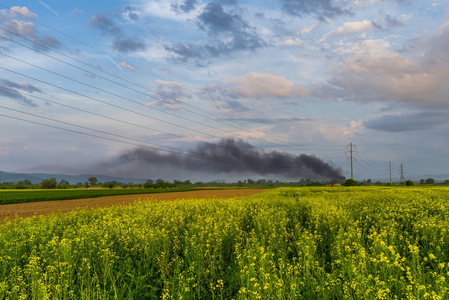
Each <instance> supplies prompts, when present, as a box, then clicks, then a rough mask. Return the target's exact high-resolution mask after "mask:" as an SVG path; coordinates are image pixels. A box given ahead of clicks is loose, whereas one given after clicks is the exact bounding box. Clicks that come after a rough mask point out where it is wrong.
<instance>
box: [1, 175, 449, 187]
mask: <svg viewBox="0 0 449 300" xmlns="http://www.w3.org/2000/svg"><path fill="white" fill-rule="evenodd" d="M339 183H341V184H342V185H346V186H354V185H388V183H382V182H380V181H376V182H374V183H373V182H372V180H371V179H368V180H363V181H355V180H351V179H348V180H346V181H345V182H338V181H335V180H332V181H331V182H330V184H331V185H336V184H339ZM435 183H436V182H435V180H434V179H433V178H427V179H421V180H420V181H419V184H421V185H425V184H435ZM328 184H329V182H327V183H325V182H321V181H313V180H310V179H301V180H299V181H296V182H282V181H279V180H276V181H274V180H267V179H258V180H253V179H246V180H239V181H237V182H232V183H225V182H223V181H212V182H201V181H198V182H195V183H192V182H191V181H190V180H185V181H182V180H174V182H173V183H170V182H166V181H164V180H162V179H157V180H155V181H154V180H152V179H148V180H147V181H146V182H145V183H139V184H135V183H132V182H130V183H121V182H117V181H115V180H113V181H107V182H104V183H101V182H99V181H98V179H97V178H96V177H89V178H88V180H87V181H86V182H84V183H81V182H78V183H77V184H75V185H73V184H70V183H69V182H68V181H67V180H65V179H62V180H61V181H60V182H59V183H58V182H57V181H56V179H55V178H54V177H52V178H48V179H44V180H42V181H41V182H40V183H38V184H33V183H31V182H30V181H29V180H21V181H19V182H17V183H13V182H4V183H3V184H0V189H38V188H42V189H56V188H58V189H66V188H89V187H104V188H114V187H122V188H146V189H151V188H164V189H165V188H175V187H178V186H190V185H193V186H211V185H214V186H217V185H218V186H236V185H237V186H251V185H260V186H324V185H328ZM405 184H406V185H407V186H410V185H414V184H415V183H414V182H413V181H411V180H407V181H406V182H405ZM444 184H447V185H449V180H446V181H444Z"/></svg>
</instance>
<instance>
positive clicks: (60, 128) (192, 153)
mask: <svg viewBox="0 0 449 300" xmlns="http://www.w3.org/2000/svg"><path fill="white" fill-rule="evenodd" d="M0 107H1V108H4V109H8V110H11V111H15V112H18V113H22V114H26V115H30V116H33V117H38V118H41V119H45V120H49V121H52V122H57V123H62V124H65V125H69V126H74V127H78V128H82V129H87V130H91V131H94V132H99V133H103V134H107V135H111V136H114V137H120V138H124V139H128V140H131V141H133V142H126V141H123V140H118V139H115V138H109V137H104V136H99V135H95V134H91V133H86V132H82V131H78V130H73V129H68V128H64V127H59V126H55V125H49V124H45V123H40V122H36V121H31V120H26V119H23V118H18V117H13V116H10V115H4V114H1V113H0V116H1V117H5V118H10V119H14V120H19V121H23V122H27V123H31V124H36V125H41V126H45V127H49V128H54V129H58V130H63V131H68V132H72V133H77V134H81V135H86V136H90V137H94V138H99V139H103V140H108V141H114V142H119V143H122V144H127V145H133V146H138V147H142V148H147V149H151V150H156V151H164V152H169V153H175V154H179V153H185V154H186V155H189V156H196V157H201V158H206V159H210V160H216V161H225V162H232V163H237V162H239V161H236V160H234V159H226V158H220V157H216V156H209V155H205V154H203V153H198V152H195V151H186V150H183V149H180V148H175V147H168V146H163V145H160V144H157V143H152V142H148V141H144V140H138V139H135V138H129V137H126V136H122V135H118V134H114V133H110V132H106V131H102V130H97V129H93V128H89V127H86V126H81V125H76V124H73V123H69V122H65V121H60V120H56V119H52V118H48V117H44V116H39V115H36V114H33V113H28V112H24V111H20V110H16V109H11V108H8V107H4V106H0ZM135 142H140V143H144V144H151V145H156V146H161V147H164V148H169V149H172V150H167V149H161V148H157V147H152V146H147V145H142V144H137V143H135ZM266 165H267V166H269V167H271V168H273V167H274V168H278V169H301V167H286V166H273V165H272V164H266Z"/></svg>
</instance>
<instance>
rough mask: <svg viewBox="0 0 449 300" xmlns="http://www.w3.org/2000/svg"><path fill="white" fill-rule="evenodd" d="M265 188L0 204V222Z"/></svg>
mask: <svg viewBox="0 0 449 300" xmlns="http://www.w3.org/2000/svg"><path fill="white" fill-rule="evenodd" d="M263 191H265V190H263V189H247V190H245V189H238V190H198V191H191V192H172V193H161V194H140V195H122V196H108V197H99V198H86V199H76V200H63V201H43V202H32V203H18V204H5V205H0V223H2V222H3V221H4V220H5V219H6V218H8V219H9V220H11V219H14V218H15V217H16V216H18V217H20V218H28V217H32V216H34V215H37V216H40V215H47V214H51V213H54V212H67V211H71V210H74V209H78V208H96V207H105V206H112V205H119V204H125V205H126V204H131V203H133V202H134V201H135V200H137V199H141V200H144V199H157V200H176V199H193V198H232V197H243V196H251V195H254V194H258V193H261V192H263Z"/></svg>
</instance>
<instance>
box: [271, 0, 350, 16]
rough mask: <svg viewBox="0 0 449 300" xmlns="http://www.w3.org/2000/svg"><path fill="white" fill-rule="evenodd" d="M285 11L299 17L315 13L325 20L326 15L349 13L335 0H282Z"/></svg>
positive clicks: (282, 7)
mask: <svg viewBox="0 0 449 300" xmlns="http://www.w3.org/2000/svg"><path fill="white" fill-rule="evenodd" d="M280 2H281V9H282V11H283V12H285V13H287V14H289V15H292V16H298V17H306V16H308V15H315V16H317V17H318V18H319V19H321V20H324V19H325V18H326V17H335V16H339V15H345V14H348V13H349V11H348V10H346V9H343V8H342V7H340V6H339V3H336V1H335V0H280Z"/></svg>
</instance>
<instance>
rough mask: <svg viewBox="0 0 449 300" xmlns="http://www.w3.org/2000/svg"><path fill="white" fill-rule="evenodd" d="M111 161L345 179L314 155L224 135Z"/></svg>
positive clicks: (200, 170) (117, 166) (149, 167)
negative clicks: (183, 148) (182, 148)
mask: <svg viewBox="0 0 449 300" xmlns="http://www.w3.org/2000/svg"><path fill="white" fill-rule="evenodd" d="M112 164H113V166H114V168H115V169H121V170H122V171H123V170H124V169H126V168H127V167H126V166H128V167H131V166H132V167H133V168H136V166H138V168H139V169H142V168H144V169H147V170H155V169H156V170H159V172H160V174H163V173H165V172H164V169H165V170H167V169H171V170H179V172H183V171H188V172H189V173H190V174H192V175H195V174H198V173H209V174H215V175H218V174H219V173H221V174H223V173H225V174H238V175H243V174H245V175H251V174H253V175H262V176H267V175H276V176H279V177H282V178H285V179H299V178H309V179H312V180H332V179H335V180H344V176H342V174H341V170H340V169H336V168H334V167H332V166H331V165H330V164H328V163H326V162H324V161H322V160H321V159H319V158H318V157H316V156H313V155H306V154H301V155H293V154H290V153H286V152H278V151H266V150H261V149H258V148H255V147H253V146H252V145H250V144H249V143H246V142H244V141H242V140H233V139H223V140H221V141H220V142H218V143H216V144H214V143H202V144H199V145H198V146H197V149H195V150H191V151H189V152H188V153H164V152H158V151H152V150H148V149H144V148H137V149H134V150H131V151H129V152H127V153H125V154H123V155H121V156H119V157H118V158H116V159H115V160H114V161H113V162H112ZM109 166H111V165H109ZM103 167H105V166H103ZM183 173H184V172H183Z"/></svg>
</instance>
